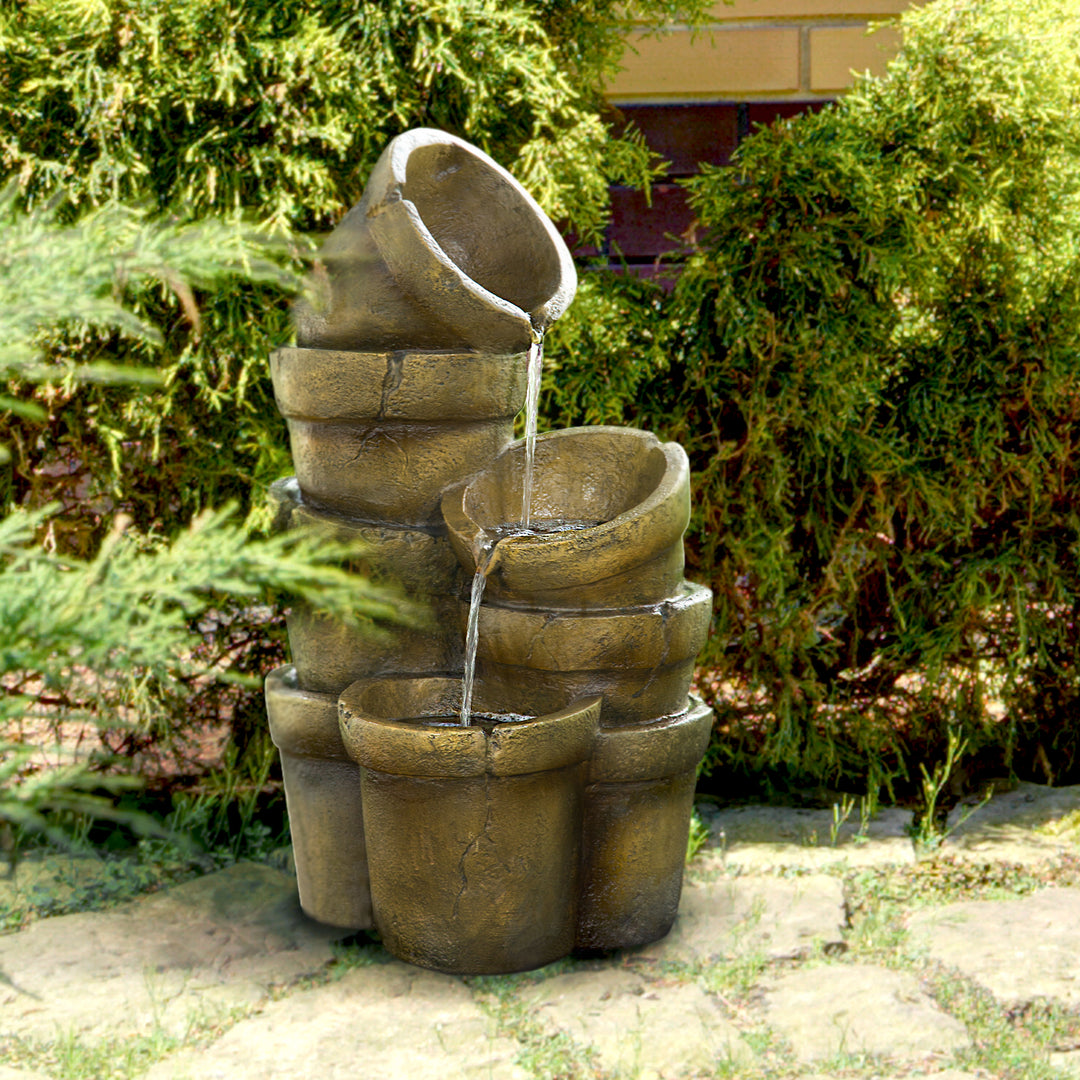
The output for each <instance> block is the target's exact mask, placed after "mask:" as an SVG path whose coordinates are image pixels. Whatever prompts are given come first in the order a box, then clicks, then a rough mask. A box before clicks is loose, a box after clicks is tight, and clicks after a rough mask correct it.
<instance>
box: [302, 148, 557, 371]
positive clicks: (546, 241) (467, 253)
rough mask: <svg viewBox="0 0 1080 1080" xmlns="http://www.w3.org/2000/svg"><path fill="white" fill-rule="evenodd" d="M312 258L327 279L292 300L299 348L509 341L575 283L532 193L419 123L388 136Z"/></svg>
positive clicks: (535, 324)
mask: <svg viewBox="0 0 1080 1080" xmlns="http://www.w3.org/2000/svg"><path fill="white" fill-rule="evenodd" d="M319 258H320V260H321V261H322V263H323V264H324V265H325V267H326V273H327V279H326V280H325V281H324V282H322V286H321V287H320V286H319V283H318V281H316V283H315V287H314V289H313V290H312V293H311V294H310V295H309V296H308V297H307V298H306V299H305V300H302V301H300V302H298V303H297V305H296V308H295V310H294V319H295V322H296V331H297V344H298V345H299V346H300V347H302V348H318V349H345V350H351V351H362V350H372V349H411V348H418V349H424V348H437V349H457V348H462V347H466V348H472V349H479V350H482V351H485V352H508V353H512V352H519V351H521V350H523V349H526V348H527V347H528V345H529V342H530V340H531V335H532V332H533V330H534V329H537V330H542V329H543V328H545V327H546V326H548V325H549V324H550V323H552V322H554V321H555V319H557V318H558V317H559V315H561V314H562V312H563V311H564V310H565V309H566V307H567V305H568V304H569V303H570V301H571V300H572V299H573V296H574V292H575V291H576V289H577V273H576V271H575V270H574V264H573V260H572V258H571V256H570V252H569V251H568V250H567V247H566V244H565V243H563V241H562V238H561V237H560V236H559V234H558V233H557V232H556V230H555V227H554V226H553V225H552V223H551V221H550V220H549V218H548V217H547V215H546V214H545V213H544V212H543V210H541V209H540V207H539V206H538V205H537V203H536V201H535V200H534V199H533V198H532V196H531V195H529V193H528V192H527V191H526V190H525V189H524V188H523V187H522V186H521V185H520V184H519V183H518V182H517V181H516V180H515V179H514V178H513V177H512V176H511V175H510V174H509V173H508V172H507V171H506V170H505V169H504V168H502V166H500V165H498V164H496V163H495V162H494V161H493V160H492V159H491V158H490V157H488V156H487V154H485V153H483V151H481V150H478V149H477V148H476V147H475V146H472V145H470V144H469V143H467V142H465V141H464V140H463V139H458V138H456V137H455V136H453V135H448V134H447V133H446V132H443V131H436V130H433V129H430V128H416V129H415V130H413V131H408V132H406V133H405V134H403V135H399V136H398V137H397V138H395V139H393V140H391V142H390V143H389V145H388V146H387V147H386V149H385V150H384V151H383V154H382V156H381V157H380V158H379V160H378V162H377V163H376V165H375V168H374V169H373V170H372V173H371V176H370V178H369V180H368V185H367V188H366V189H365V190H364V195H363V197H362V198H361V200H360V202H359V203H357V205H356V206H354V207H353V208H352V209H351V210H350V211H349V213H348V214H346V215H345V217H344V218H343V219H342V221H341V223H340V224H339V225H338V226H337V228H336V229H335V230H334V231H333V232H332V233H331V234H330V236H329V238H328V239H327V240H326V242H325V243H324V244H323V247H322V250H321V252H320V254H319Z"/></svg>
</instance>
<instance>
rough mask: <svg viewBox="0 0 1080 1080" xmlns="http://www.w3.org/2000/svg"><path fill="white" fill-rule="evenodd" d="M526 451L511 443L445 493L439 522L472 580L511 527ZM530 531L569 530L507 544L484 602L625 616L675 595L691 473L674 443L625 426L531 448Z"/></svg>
mask: <svg viewBox="0 0 1080 1080" xmlns="http://www.w3.org/2000/svg"><path fill="white" fill-rule="evenodd" d="M524 469H525V444H524V442H523V441H518V442H516V443H513V444H512V445H511V446H510V447H509V448H508V449H507V450H505V451H504V452H503V453H502V454H501V455H500V456H499V457H498V458H497V459H496V460H495V461H493V462H492V463H491V464H490V465H489V466H487V467H486V468H483V469H482V470H481V471H480V472H479V473H478V474H477V475H476V476H475V477H473V478H472V479H471V480H469V481H467V482H466V483H464V484H461V485H459V486H458V487H456V488H453V489H452V490H450V491H448V492H447V493H446V495H445V496H444V497H443V500H442V514H443V518H444V519H445V521H446V525H447V528H448V529H449V530H450V540H451V543H452V544H453V545H454V550H455V551H456V552H457V555H458V559H459V560H460V561H461V563H462V566H463V567H464V568H465V569H466V571H467V572H468V573H469V574H471V573H472V572H473V571H474V569H475V567H476V561H477V555H478V553H479V552H480V551H482V550H483V548H484V545H485V543H486V542H487V541H489V540H490V539H491V538H493V537H495V536H497V535H499V531H500V530H505V529H506V528H507V527H512V526H514V525H515V524H520V522H521V516H522V483H523V476H524ZM531 505H532V513H531V521H532V523H534V524H536V525H538V526H539V527H540V528H541V529H544V528H547V527H550V526H551V525H552V524H558V525H564V526H570V528H568V529H567V531H561V532H556V533H553V534H537V535H508V536H505V537H504V538H503V539H500V540H499V541H498V543H497V545H496V546H495V549H494V552H493V553H492V555H491V557H490V562H489V563H488V567H487V585H486V589H487V592H486V594H485V595H487V596H488V597H489V598H490V599H494V600H505V601H506V602H508V603H512V604H534V605H537V606H542V607H547V608H552V609H554V608H569V609H581V608H585V607H614V606H618V607H626V606H631V605H638V604H648V603H654V602H658V601H660V600H663V599H664V598H666V597H669V596H673V595H674V594H675V593H676V592H677V591H678V587H679V585H680V583H681V582H682V573H683V539H682V538H683V533H684V532H685V530H686V526H687V524H688V523H689V521H690V467H689V463H688V461H687V457H686V453H685V451H684V450H683V449H682V448H681V447H680V446H679V445H678V444H676V443H671V442H668V443H662V442H660V440H659V439H657V438H656V436H655V435H652V434H650V433H649V432H646V431H638V430H636V429H633V428H616V427H590V428H566V429H564V430H562V431H552V432H548V433H547V434H544V435H541V436H539V437H538V438H537V440H536V458H535V467H534V474H533V496H532V503H531Z"/></svg>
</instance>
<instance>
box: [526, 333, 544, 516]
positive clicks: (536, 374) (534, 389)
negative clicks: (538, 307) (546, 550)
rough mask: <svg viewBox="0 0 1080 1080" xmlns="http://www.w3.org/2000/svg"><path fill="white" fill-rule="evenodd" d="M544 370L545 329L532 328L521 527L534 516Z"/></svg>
mask: <svg viewBox="0 0 1080 1080" xmlns="http://www.w3.org/2000/svg"><path fill="white" fill-rule="evenodd" d="M543 370H544V331H543V330H537V329H536V328H535V327H533V329H532V344H531V345H530V346H529V381H528V389H527V390H526V392H525V475H524V477H523V479H522V481H521V527H522V528H523V529H527V528H528V527H529V525H530V522H531V518H532V489H533V459H534V457H535V456H536V412H537V409H538V408H539V404H540V377H541V375H542V374H543Z"/></svg>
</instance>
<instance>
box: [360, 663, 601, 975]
mask: <svg viewBox="0 0 1080 1080" xmlns="http://www.w3.org/2000/svg"><path fill="white" fill-rule="evenodd" d="M460 692H461V683H460V679H457V678H442V679H440V678H412V679H410V678H385V679H366V680H359V681H358V682H356V683H354V684H353V685H352V686H350V687H349V688H348V689H347V690H345V691H344V693H342V695H341V699H340V703H339V710H340V724H341V735H342V739H343V742H344V744H345V747H346V749H347V751H348V753H349V755H350V757H352V758H353V760H354V761H356V762H357V763H358V764H359V765H360V775H361V791H362V797H363V808H364V828H365V837H366V841H367V856H368V868H369V873H370V877H371V895H372V909H373V918H374V923H375V926H376V928H377V929H378V931H379V934H380V935H381V937H382V940H383V943H384V945H385V946H386V948H387V949H389V951H390V952H391V953H393V954H394V955H395V956H397V957H398V958H400V959H402V960H407V961H409V962H410V963H414V964H418V965H420V966H421V967H427V968H433V969H435V970H437V971H444V972H451V973H455V974H497V973H505V972H512V971H523V970H528V969H531V968H535V967H540V966H542V965H544V964H547V963H550V962H552V961H553V960H556V959H558V958H559V957H561V956H564V955H566V953H568V952H569V951H570V950H571V949H572V948H573V945H574V938H575V935H576V925H577V905H578V892H579V882H580V862H581V832H582V822H583V817H582V815H583V798H584V782H585V773H586V769H587V762H588V760H589V758H590V755H591V752H592V747H593V743H594V741H595V737H596V728H597V723H598V720H599V711H600V701H599V699H598V698H592V699H590V700H587V701H583V702H578V703H576V704H575V705H573V706H571V707H570V708H567V709H564V710H561V711H558V712H555V713H551V714H548V715H545V716H540V717H532V718H527V719H518V720H516V721H513V722H507V721H483V722H477V723H474V724H472V725H471V726H468V727H464V726H461V725H460V724H458V723H457V722H456V717H455V716H454V714H455V710H456V709H457V703H458V702H459V700H460ZM474 702H475V704H476V706H477V709H478V711H479V712H483V711H484V710H485V708H487V707H488V704H489V703H488V699H487V695H486V690H485V687H484V685H483V684H482V683H480V684H478V685H477V687H476V693H475V697H474Z"/></svg>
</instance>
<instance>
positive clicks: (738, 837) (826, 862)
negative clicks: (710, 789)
mask: <svg viewBox="0 0 1080 1080" xmlns="http://www.w3.org/2000/svg"><path fill="white" fill-rule="evenodd" d="M708 824H709V831H710V847H709V849H707V850H706V851H704V852H702V863H703V866H709V865H716V864H719V865H723V866H725V867H728V868H738V869H742V870H760V869H769V868H773V867H780V866H797V867H804V868H809V869H815V870H821V869H824V868H826V867H832V866H839V867H852V868H854V867H862V866H890V865H902V864H905V863H911V862H913V861H914V860H915V848H914V845H913V843H912V841H911V836H910V825H911V812H910V811H908V810H884V811H882V812H881V813H879V814H878V815H876V816H875V817H874V818H872V819H870V820H869V821H867V822H866V823H865V826H864V824H863V823H862V822H860V820H859V815H858V808H857V807H856V808H855V810H854V811H853V812H852V813H851V814H849V815H848V818H847V820H846V821H845V822H843V824H840V825H839V827H838V828H837V825H836V822H835V820H834V818H833V812H832V811H831V810H806V809H799V808H794V807H784V806H734V807H727V808H725V809H723V810H719V811H715V812H713V813H710V814H708ZM834 834H835V835H834Z"/></svg>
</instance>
